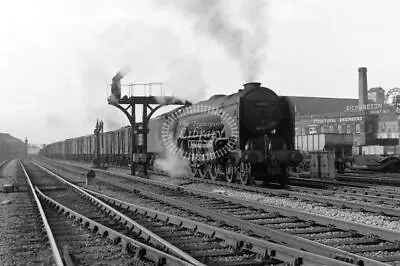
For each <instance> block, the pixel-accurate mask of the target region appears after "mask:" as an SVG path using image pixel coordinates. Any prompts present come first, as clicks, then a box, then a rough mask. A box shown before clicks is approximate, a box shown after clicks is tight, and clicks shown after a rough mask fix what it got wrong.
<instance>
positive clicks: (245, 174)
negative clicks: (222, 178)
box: [238, 162, 251, 185]
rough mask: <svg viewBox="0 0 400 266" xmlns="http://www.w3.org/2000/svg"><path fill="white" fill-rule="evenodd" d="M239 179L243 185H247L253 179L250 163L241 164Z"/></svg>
mask: <svg viewBox="0 0 400 266" xmlns="http://www.w3.org/2000/svg"><path fill="white" fill-rule="evenodd" d="M238 177H239V180H240V183H241V184H242V185H247V184H248V183H249V181H250V177H251V164H250V162H240V164H239V171H238Z"/></svg>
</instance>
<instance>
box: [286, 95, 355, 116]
mask: <svg viewBox="0 0 400 266" xmlns="http://www.w3.org/2000/svg"><path fill="white" fill-rule="evenodd" d="M289 97H290V99H291V100H292V101H293V104H294V105H295V107H296V115H313V114H330V113H341V112H343V111H344V110H345V109H346V106H349V105H358V99H340V98H323V97H303V96H289Z"/></svg>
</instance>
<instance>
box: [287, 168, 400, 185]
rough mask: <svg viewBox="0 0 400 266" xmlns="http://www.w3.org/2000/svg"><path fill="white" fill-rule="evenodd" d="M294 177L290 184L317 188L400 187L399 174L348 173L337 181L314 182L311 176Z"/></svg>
mask: <svg viewBox="0 0 400 266" xmlns="http://www.w3.org/2000/svg"><path fill="white" fill-rule="evenodd" d="M293 175H294V176H292V177H291V178H289V184H292V185H300V184H303V185H307V186H311V187H315V188H323V187H331V186H354V187H365V186H369V185H379V186H396V187H399V186H400V175H399V173H382V172H372V171H355V170H352V171H346V172H345V173H343V174H337V175H336V178H335V180H332V181H327V180H313V179H310V174H298V173H293Z"/></svg>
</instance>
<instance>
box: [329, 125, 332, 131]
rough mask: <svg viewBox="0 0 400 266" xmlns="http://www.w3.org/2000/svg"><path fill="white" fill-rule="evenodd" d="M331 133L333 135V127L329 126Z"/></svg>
mask: <svg viewBox="0 0 400 266" xmlns="http://www.w3.org/2000/svg"><path fill="white" fill-rule="evenodd" d="M329 133H333V125H330V126H329Z"/></svg>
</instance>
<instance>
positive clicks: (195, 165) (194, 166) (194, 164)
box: [190, 162, 199, 177]
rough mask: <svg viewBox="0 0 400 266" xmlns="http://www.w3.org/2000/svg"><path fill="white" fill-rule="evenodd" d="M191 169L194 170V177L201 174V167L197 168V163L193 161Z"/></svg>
mask: <svg viewBox="0 0 400 266" xmlns="http://www.w3.org/2000/svg"><path fill="white" fill-rule="evenodd" d="M190 170H192V176H193V177H198V176H199V169H198V168H197V164H196V163H193V162H192V163H191V164H190Z"/></svg>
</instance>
